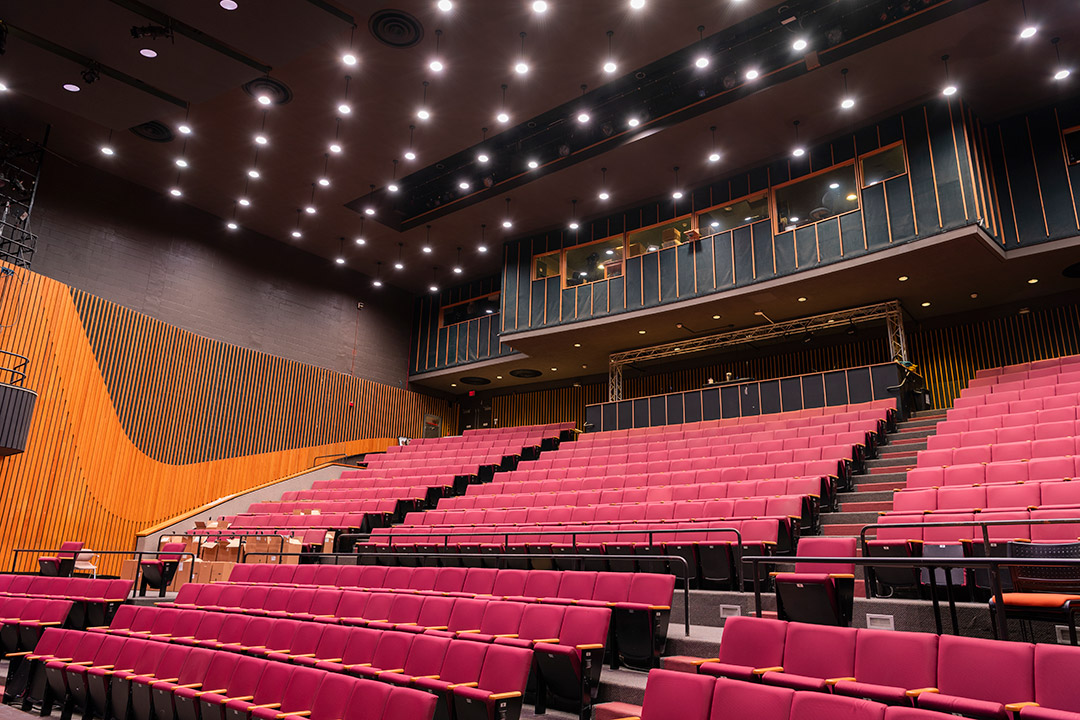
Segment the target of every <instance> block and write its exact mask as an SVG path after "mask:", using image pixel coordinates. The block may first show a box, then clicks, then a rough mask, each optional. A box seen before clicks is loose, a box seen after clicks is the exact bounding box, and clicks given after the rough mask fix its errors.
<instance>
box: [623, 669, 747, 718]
mask: <svg viewBox="0 0 1080 720" xmlns="http://www.w3.org/2000/svg"><path fill="white" fill-rule="evenodd" d="M715 687H716V680H715V679H714V678H711V677H708V676H706V675H691V674H689V673H682V672H672V671H670V670H650V671H649V677H648V679H647V680H646V682H645V700H644V702H643V703H642V705H641V720H708V718H709V717H710V711H711V710H712V700H713V691H714V689H715ZM733 717H734V716H733Z"/></svg>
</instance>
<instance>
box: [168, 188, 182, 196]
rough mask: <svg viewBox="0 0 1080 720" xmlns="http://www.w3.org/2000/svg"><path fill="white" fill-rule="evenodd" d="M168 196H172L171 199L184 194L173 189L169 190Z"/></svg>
mask: <svg viewBox="0 0 1080 720" xmlns="http://www.w3.org/2000/svg"><path fill="white" fill-rule="evenodd" d="M169 194H170V195H172V196H173V197H180V196H181V195H183V194H184V193H183V191H181V190H180V188H178V187H174V188H172V189H171V190H169Z"/></svg>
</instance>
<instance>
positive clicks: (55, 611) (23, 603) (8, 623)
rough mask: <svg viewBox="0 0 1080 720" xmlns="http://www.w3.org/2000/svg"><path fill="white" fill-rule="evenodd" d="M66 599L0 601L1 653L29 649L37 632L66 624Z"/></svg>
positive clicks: (13, 598) (35, 641) (68, 610)
mask: <svg viewBox="0 0 1080 720" xmlns="http://www.w3.org/2000/svg"><path fill="white" fill-rule="evenodd" d="M71 606H72V602H71V601H70V600H52V599H47V598H28V597H3V598H0V646H2V647H3V650H4V652H5V653H14V652H18V651H20V650H32V649H33V647H34V645H35V644H36V643H37V641H38V638H40V637H41V633H42V632H43V631H44V630H45V629H46V628H49V627H53V626H61V625H64V624H66V623H67V622H68V616H69V615H70V614H71Z"/></svg>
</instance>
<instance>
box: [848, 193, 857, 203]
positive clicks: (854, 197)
mask: <svg viewBox="0 0 1080 720" xmlns="http://www.w3.org/2000/svg"><path fill="white" fill-rule="evenodd" d="M845 199H846V200H847V201H848V202H855V201H856V200H858V199H859V196H858V195H856V194H855V193H848V195H847V197H846V198H845Z"/></svg>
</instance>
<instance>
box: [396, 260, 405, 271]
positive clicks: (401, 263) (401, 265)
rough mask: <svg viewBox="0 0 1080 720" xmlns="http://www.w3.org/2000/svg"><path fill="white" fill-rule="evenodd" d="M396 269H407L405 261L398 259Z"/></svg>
mask: <svg viewBox="0 0 1080 720" xmlns="http://www.w3.org/2000/svg"><path fill="white" fill-rule="evenodd" d="M394 269H395V270H404V269H405V263H403V262H401V261H400V260H398V261H397V262H396V263H394Z"/></svg>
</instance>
